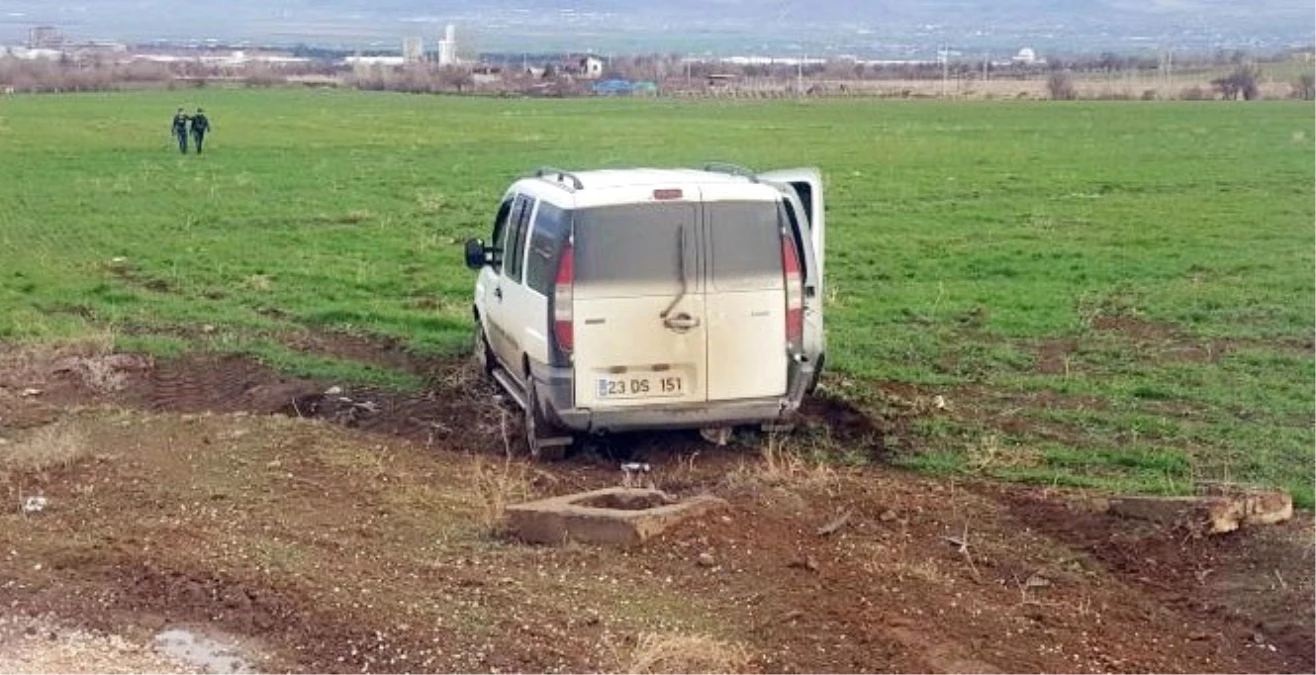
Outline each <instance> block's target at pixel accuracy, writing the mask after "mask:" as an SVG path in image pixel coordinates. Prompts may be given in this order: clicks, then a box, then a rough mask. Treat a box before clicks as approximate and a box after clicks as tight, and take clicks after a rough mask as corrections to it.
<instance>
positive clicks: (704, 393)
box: [466, 165, 826, 457]
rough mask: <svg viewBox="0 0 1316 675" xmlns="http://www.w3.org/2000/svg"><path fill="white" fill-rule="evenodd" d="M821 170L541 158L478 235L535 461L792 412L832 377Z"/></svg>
mask: <svg viewBox="0 0 1316 675" xmlns="http://www.w3.org/2000/svg"><path fill="white" fill-rule="evenodd" d="M824 234H825V229H824V218H823V192H822V177H821V174H820V172H819V171H818V170H817V169H794V170H788V171H774V172H769V173H760V174H755V173H752V172H750V171H748V170H745V169H743V168H740V167H735V166H732V165H709V166H707V167H705V168H704V169H703V170H691V169H627V170H601V171H580V172H569V171H564V170H559V169H541V170H539V171H537V172H535V173H534V174H533V175H531V176H528V177H526V178H523V179H521V180H519V181H517V182H516V183H514V184H513V185H512V186H511V187H510V188H509V189H508V190H507V192H506V194H505V195H504V197H503V200H502V204H501V206H500V207H499V209H498V215H497V217H496V219H495V221H494V227H493V236H492V237H491V238H490V240H489V243H485V242H484V241H482V240H478V239H473V240H471V241H468V242H466V264H467V266H468V267H470V268H471V269H473V270H478V272H479V277H478V278H477V280H476V282H475V302H474V312H475V325H476V334H475V352H476V353H475V356H476V359H477V360H478V361H479V362H480V363H481V365H482V366H483V368H484V369H485V370H486V372H488V373H489V374H490V375H491V376H493V377H494V378H495V380H496V381H497V382H498V383H499V385H500V386H501V387H502V388H503V389H504V390H506V392H507V393H508V394H509V395H510V396H511V397H512V398H513V399H515V400H516V401H517V403H518V404H519V405H520V406H521V408H522V409H523V410H524V412H525V435H526V443H527V445H528V446H529V449H530V452H531V454H533V455H534V456H536V457H556V456H560V455H561V454H562V453H563V452H564V451H565V449H566V446H568V445H570V444H571V442H572V440H573V437H574V435H575V434H578V433H605V432H614V431H635V430H644V429H674V428H698V429H725V428H729V427H733V426H739V425H778V424H783V423H785V422H787V418H788V417H789V416H790V414H791V413H793V412H794V411H795V410H796V409H797V408H799V405H800V401H801V399H802V398H803V396H804V395H805V393H806V392H808V391H811V390H812V389H813V387H814V386H815V385H816V384H817V381H818V376H819V375H820V373H821V372H822V367H823V362H824V360H825V353H826V344H825V337H824V334H823V302H822V301H823V250H824V249H823V242H824Z"/></svg>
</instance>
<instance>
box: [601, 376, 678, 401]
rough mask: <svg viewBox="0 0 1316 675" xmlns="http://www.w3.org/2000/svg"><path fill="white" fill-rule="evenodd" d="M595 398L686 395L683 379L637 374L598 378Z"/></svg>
mask: <svg viewBox="0 0 1316 675" xmlns="http://www.w3.org/2000/svg"><path fill="white" fill-rule="evenodd" d="M596 385H597V387H596V389H595V397H596V398H600V399H604V398H608V399H619V398H672V397H677V396H684V395H685V394H686V382H685V378H683V377H681V376H680V375H667V374H658V373H644V374H641V373H637V374H635V375H616V376H609V377H600V378H598V379H597V380H596Z"/></svg>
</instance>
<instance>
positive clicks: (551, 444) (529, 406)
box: [524, 378, 572, 462]
mask: <svg viewBox="0 0 1316 675" xmlns="http://www.w3.org/2000/svg"><path fill="white" fill-rule="evenodd" d="M525 397H526V403H525V424H524V427H525V443H526V447H527V448H528V449H529V450H530V456H531V457H534V458H535V459H539V460H544V461H548V462H555V461H558V460H560V459H562V458H563V457H566V455H567V448H568V447H570V446H571V441H572V439H571V434H569V433H568V432H566V431H563V430H562V429H558V428H557V427H556V426H554V425H553V424H552V423H550V422H549V421H548V420H546V419H545V418H544V413H543V411H541V410H540V408H539V396H538V395H537V394H536V392H535V381H534V378H527V382H526V387H525Z"/></svg>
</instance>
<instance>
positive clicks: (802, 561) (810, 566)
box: [788, 554, 818, 572]
mask: <svg viewBox="0 0 1316 675" xmlns="http://www.w3.org/2000/svg"><path fill="white" fill-rule="evenodd" d="M788 567H798V568H801V569H806V570H809V571H810V572H817V571H818V560H817V559H816V558H814V557H813V556H811V555H808V554H805V555H804V557H802V558H797V559H795V560H792V561H791V562H790V564H789V565H788Z"/></svg>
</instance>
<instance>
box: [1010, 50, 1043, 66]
mask: <svg viewBox="0 0 1316 675" xmlns="http://www.w3.org/2000/svg"><path fill="white" fill-rule="evenodd" d="M1010 60H1011V61H1012V62H1014V63H1018V64H1019V65H1022V66H1034V65H1038V64H1042V63H1046V62H1045V61H1043V60H1040V59H1038V58H1037V52H1035V51H1033V48H1032V47H1024V48H1023V49H1020V50H1019V53H1018V54H1015V55H1014V56H1013V57H1011V59H1010Z"/></svg>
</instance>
